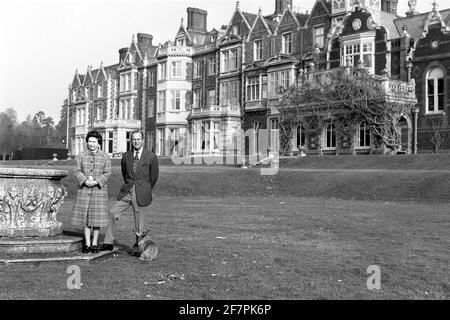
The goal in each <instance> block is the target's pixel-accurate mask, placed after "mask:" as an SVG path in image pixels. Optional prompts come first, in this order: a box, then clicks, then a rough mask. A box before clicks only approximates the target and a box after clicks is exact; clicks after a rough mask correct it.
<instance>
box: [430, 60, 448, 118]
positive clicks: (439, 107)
mask: <svg viewBox="0 0 450 320" xmlns="http://www.w3.org/2000/svg"><path fill="white" fill-rule="evenodd" d="M426 92H427V100H426V111H427V113H434V112H436V113H437V112H443V111H444V72H443V71H442V69H441V68H437V67H436V68H433V69H431V70H430V71H428V73H427V81H426Z"/></svg>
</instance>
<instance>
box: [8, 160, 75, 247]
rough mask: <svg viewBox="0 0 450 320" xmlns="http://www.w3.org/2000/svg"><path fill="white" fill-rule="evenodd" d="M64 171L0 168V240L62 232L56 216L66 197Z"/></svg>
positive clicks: (65, 173)
mask: <svg viewBox="0 0 450 320" xmlns="http://www.w3.org/2000/svg"><path fill="white" fill-rule="evenodd" d="M67 175H68V172H67V171H65V170H54V169H31V168H30V169H29V168H8V167H3V168H0V237H9V238H16V237H41V238H42V237H49V236H56V235H58V234H60V233H61V232H62V223H61V222H58V221H57V219H56V216H57V214H58V210H59V208H60V207H61V205H62V203H63V202H64V198H65V197H66V195H67V192H66V188H65V187H64V185H62V183H61V179H62V178H64V177H65V176H67Z"/></svg>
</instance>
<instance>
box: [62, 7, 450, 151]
mask: <svg viewBox="0 0 450 320" xmlns="http://www.w3.org/2000/svg"><path fill="white" fill-rule="evenodd" d="M400 1H406V0H400ZM274 2H275V10H274V12H273V13H271V14H268V15H267V14H263V13H262V12H261V10H259V11H258V10H257V12H254V13H248V12H243V11H241V9H240V6H239V2H237V3H236V7H235V10H234V13H233V14H232V16H231V17H230V19H229V22H228V24H227V25H223V26H220V27H215V28H212V29H208V26H207V14H208V13H207V11H205V10H203V9H199V8H187V19H186V21H185V20H184V19H182V20H181V24H180V26H179V30H178V32H177V33H176V34H175V35H174V38H173V39H170V40H169V41H167V42H166V43H165V44H163V45H155V44H154V43H153V36H152V35H150V34H146V33H138V34H137V35H136V37H135V36H134V35H133V36H132V39H131V44H130V45H129V46H128V47H126V48H122V49H120V50H119V52H118V53H119V54H118V61H117V63H116V64H114V65H103V64H101V65H100V66H99V67H98V68H96V69H94V68H92V67H91V66H89V67H88V68H87V70H86V71H85V72H84V73H81V72H78V71H75V75H74V78H73V81H72V83H71V84H70V85H69V90H68V97H67V99H66V100H65V101H64V106H65V107H66V110H67V116H68V121H67V122H68V124H67V132H68V148H69V152H70V153H71V154H72V155H78V154H80V152H82V151H83V148H84V144H85V143H84V141H85V140H84V139H85V137H86V134H87V132H88V131H90V130H97V131H99V132H100V133H101V135H102V136H103V145H102V148H103V150H104V151H105V152H107V153H109V154H110V155H111V156H114V157H115V156H120V155H121V154H122V153H123V152H125V151H127V150H129V149H130V148H131V141H130V140H131V137H130V135H131V132H133V131H135V130H142V131H143V132H144V135H145V145H146V148H147V149H149V150H152V151H154V152H155V153H156V154H157V155H158V156H196V155H205V154H206V155H223V154H228V153H234V152H236V150H237V149H239V148H245V150H246V152H249V153H252V154H255V153H256V154H258V153H264V152H266V151H267V150H270V151H272V152H279V151H280V141H279V140H280V132H279V131H280V123H279V121H280V112H279V105H280V103H281V101H282V100H281V97H282V94H283V91H284V89H286V88H289V87H291V86H293V85H295V84H296V83H298V81H299V79H300V78H302V79H304V78H305V76H306V77H307V78H308V79H313V78H314V79H321V77H322V78H324V79H326V75H327V74H329V73H330V72H333V70H338V69H340V68H345V67H349V66H352V67H360V68H365V69H366V70H367V71H368V72H370V74H372V75H373V77H374V78H376V79H379V81H381V82H382V83H383V88H385V91H384V93H385V95H386V96H387V97H388V98H389V99H393V100H395V101H398V102H399V103H404V104H405V105H408V106H410V107H409V109H407V110H408V112H404V113H402V114H401V115H400V116H401V117H400V120H399V121H398V131H399V132H400V135H401V139H400V140H401V146H400V149H399V151H401V152H402V153H407V154H410V153H411V154H415V153H420V152H430V151H433V150H434V151H435V150H436V148H437V147H439V148H444V149H448V148H450V135H449V137H447V139H445V136H446V134H447V133H448V132H450V130H449V128H450V127H449V125H448V122H449V121H448V119H449V115H450V113H449V112H448V109H449V106H450V9H446V10H439V8H438V4H437V3H436V2H434V3H432V4H431V3H430V11H429V12H426V13H418V12H416V10H415V3H416V1H408V5H409V11H408V12H406V13H404V15H405V16H400V15H398V12H397V3H398V1H397V0H317V1H316V2H315V4H314V6H313V8H312V9H311V11H310V12H309V13H308V12H307V13H298V12H296V11H294V8H293V3H292V0H274ZM224 22H225V23H226V21H224ZM314 75H316V76H318V77H314ZM299 110H300V112H302V111H301V110H302V109H301V108H300V109H299ZM304 112H305V116H307V114H306V113H308V112H311V110H307V109H306V108H305V111H304ZM337 121H338V119H336V118H335V117H334V116H333V112H327V114H325V115H323V116H322V117H321V121H320V123H318V124H317V125H316V127H314V128H312V127H308V126H306V125H304V124H301V123H300V124H298V126H296V127H295V128H294V130H293V133H292V134H291V135H290V137H289V139H290V142H289V148H288V150H287V152H289V153H290V154H297V153H298V152H299V149H302V150H304V151H305V152H306V153H307V154H320V155H322V154H345V153H350V154H374V153H381V151H380V150H381V149H380V146H379V145H378V144H377V143H375V141H374V139H373V134H372V132H371V128H370V126H368V125H367V123H365V122H364V121H361V122H358V123H355V124H354V127H353V129H354V135H353V137H352V138H351V139H349V140H348V141H344V142H343V141H342V139H339V136H338V135H339V132H338V131H337V130H336V127H337V126H338V124H337V123H336V122H337ZM439 137H440V140H439ZM249 141H250V142H249ZM436 145H438V146H437V147H436Z"/></svg>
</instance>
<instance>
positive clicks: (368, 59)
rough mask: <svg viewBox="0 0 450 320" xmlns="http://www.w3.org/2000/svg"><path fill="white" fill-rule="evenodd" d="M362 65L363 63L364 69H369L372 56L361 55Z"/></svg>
mask: <svg viewBox="0 0 450 320" xmlns="http://www.w3.org/2000/svg"><path fill="white" fill-rule="evenodd" d="M363 63H364V67H366V68H371V67H372V55H371V54H365V55H363Z"/></svg>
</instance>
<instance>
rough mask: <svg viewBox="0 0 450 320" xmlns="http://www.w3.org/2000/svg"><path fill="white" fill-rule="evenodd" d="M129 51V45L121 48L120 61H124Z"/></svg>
mask: <svg viewBox="0 0 450 320" xmlns="http://www.w3.org/2000/svg"><path fill="white" fill-rule="evenodd" d="M127 52H128V47H126V48H122V49H120V50H119V63H122V62H123V60H124V59H125V56H126V54H127Z"/></svg>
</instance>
